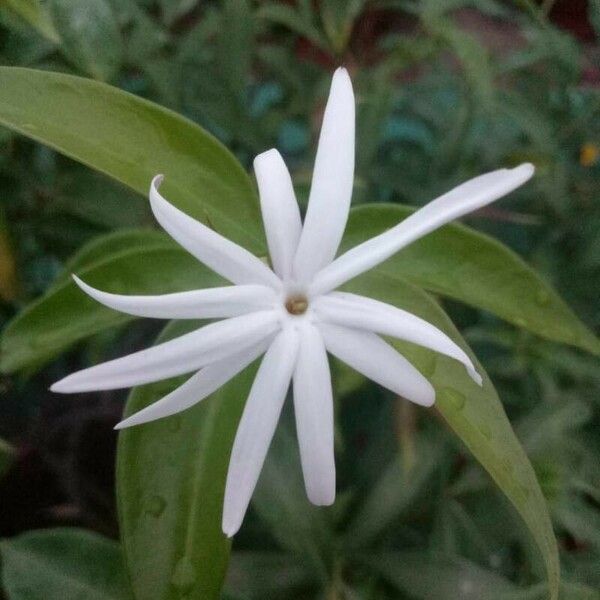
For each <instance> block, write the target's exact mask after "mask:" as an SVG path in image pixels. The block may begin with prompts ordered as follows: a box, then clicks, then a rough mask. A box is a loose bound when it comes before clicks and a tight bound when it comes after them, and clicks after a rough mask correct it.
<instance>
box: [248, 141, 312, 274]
mask: <svg viewBox="0 0 600 600" xmlns="http://www.w3.org/2000/svg"><path fill="white" fill-rule="evenodd" d="M254 172H255V174H256V181H257V183H258V190H259V192H260V207H261V210H262V217H263V222H264V225H265V233H266V234H267V242H268V244H269V254H270V255H271V262H272V263H273V270H274V271H275V273H277V275H279V277H280V278H281V279H289V278H290V277H291V274H292V262H293V260H294V255H295V254H296V248H297V247H298V240H299V239H300V232H301V230H302V221H301V220H300V210H299V208H298V202H297V201H296V194H295V193H294V186H293V185H292V178H291V177H290V173H289V171H288V170H287V167H286V166H285V163H284V162H283V158H281V154H279V152H277V150H275V149H273V150H269V151H267V152H263V153H262V154H259V155H258V156H257V157H256V158H255V159H254Z"/></svg>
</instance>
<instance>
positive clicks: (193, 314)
mask: <svg viewBox="0 0 600 600" xmlns="http://www.w3.org/2000/svg"><path fill="white" fill-rule="evenodd" d="M73 279H74V280H75V283H76V284H77V285H78V286H79V287H80V288H81V289H82V290H83V291H84V292H85V293H86V294H88V296H91V297H92V298H94V300H97V301H98V302H100V303H101V304H104V306H108V307H109V308H113V309H115V310H118V311H121V312H123V313H127V314H128V315H135V316H137V317H152V318H155V319H216V318H222V317H236V316H238V315H243V314H246V313H249V312H253V311H257V310H261V309H262V310H265V309H268V308H271V307H272V306H273V305H274V303H275V301H276V295H275V292H274V291H273V288H270V287H267V286H266V285H232V286H228V287H217V288H208V289H205V290H192V291H189V292H177V293H175V294H163V295H160V296H122V295H120V294H109V293H108V292H102V291H100V290H97V289H95V288H93V287H92V286H91V285H88V284H87V283H85V282H84V281H81V279H79V277H77V276H76V275H73Z"/></svg>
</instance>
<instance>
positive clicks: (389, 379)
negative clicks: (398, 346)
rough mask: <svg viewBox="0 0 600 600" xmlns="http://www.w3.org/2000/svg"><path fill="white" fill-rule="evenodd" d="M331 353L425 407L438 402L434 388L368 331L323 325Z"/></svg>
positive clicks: (387, 345) (321, 324)
mask: <svg viewBox="0 0 600 600" xmlns="http://www.w3.org/2000/svg"><path fill="white" fill-rule="evenodd" d="M319 330H320V331H321V334H322V335H323V339H324V340H325V346H326V347H327V350H329V352H331V354H333V355H334V356H337V357H338V358H339V359H340V360H341V361H343V362H345V363H347V364H348V365H350V366H351V367H352V368H353V369H355V370H356V371H358V372H359V373H362V374H363V375H364V376H365V377H368V378H369V379H372V380H373V381H375V382H376V383H378V384H379V385H382V386H383V387H386V388H388V389H389V390H391V391H392V392H394V393H396V394H398V395H399V396H402V397H404V398H406V399H407V400H411V401H412V402H415V403H416V404H421V405H422V406H431V405H432V404H433V403H434V402H435V390H434V389H433V386H432V385H431V384H430V383H429V381H427V379H425V377H423V375H421V373H420V372H419V371H417V369H415V367H413V366H412V365H411V364H410V363H409V362H408V361H407V360H406V359H405V358H404V357H403V356H401V355H400V354H399V353H398V352H396V350H394V348H392V347H391V346H390V345H389V344H388V343H386V342H384V341H383V340H382V339H381V338H380V337H379V336H377V335H375V334H374V333H370V332H368V331H360V330H358V329H349V328H348V327H340V326H339V325H331V324H329V323H320V324H319Z"/></svg>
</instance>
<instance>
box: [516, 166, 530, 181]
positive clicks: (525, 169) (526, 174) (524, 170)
mask: <svg viewBox="0 0 600 600" xmlns="http://www.w3.org/2000/svg"><path fill="white" fill-rule="evenodd" d="M513 170H514V171H515V172H518V173H519V174H520V175H522V176H523V180H524V181H527V180H528V179H530V178H531V177H533V175H534V173H535V166H534V165H533V164H532V163H529V162H526V163H523V164H521V165H519V166H518V167H515V168H514V169H513Z"/></svg>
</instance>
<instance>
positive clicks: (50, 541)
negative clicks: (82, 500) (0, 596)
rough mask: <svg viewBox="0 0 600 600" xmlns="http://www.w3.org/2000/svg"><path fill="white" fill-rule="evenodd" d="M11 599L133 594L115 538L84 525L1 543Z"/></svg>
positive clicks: (111, 598)
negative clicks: (91, 530)
mask: <svg viewBox="0 0 600 600" xmlns="http://www.w3.org/2000/svg"><path fill="white" fill-rule="evenodd" d="M0 551H1V552H2V581H3V584H4V589H5V590H6V593H7V594H8V597H9V598H10V600H71V599H73V600H74V599H75V598H85V599H86V600H124V599H126V598H130V597H131V596H130V594H129V590H128V587H127V583H126V579H125V574H124V570H123V561H122V557H121V550H120V548H119V545H118V544H117V543H116V542H113V541H111V540H107V539H105V538H102V537H100V536H99V535H97V534H95V533H91V532H89V531H85V530H82V529H75V528H73V529H48V530H44V531H29V532H27V533H24V534H22V535H20V536H18V537H16V538H12V539H9V540H3V541H2V542H0Z"/></svg>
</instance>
